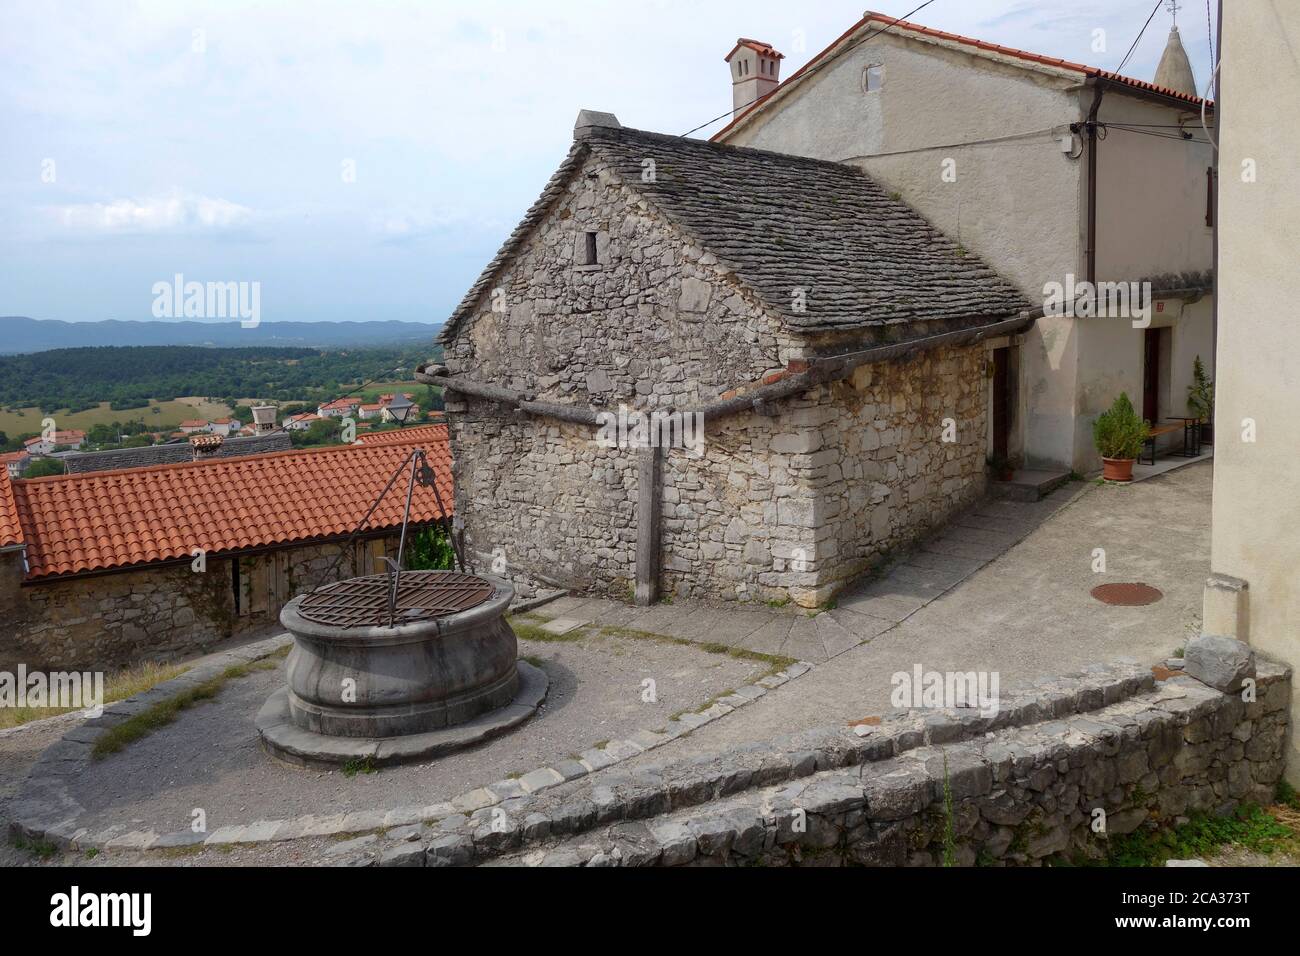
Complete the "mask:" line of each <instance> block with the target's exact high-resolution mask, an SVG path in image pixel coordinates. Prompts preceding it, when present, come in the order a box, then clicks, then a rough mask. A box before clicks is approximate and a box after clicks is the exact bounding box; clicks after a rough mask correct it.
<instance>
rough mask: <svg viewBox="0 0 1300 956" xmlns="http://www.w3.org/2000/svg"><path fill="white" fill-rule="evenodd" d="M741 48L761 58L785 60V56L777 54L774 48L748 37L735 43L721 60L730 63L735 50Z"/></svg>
mask: <svg viewBox="0 0 1300 956" xmlns="http://www.w3.org/2000/svg"><path fill="white" fill-rule="evenodd" d="M742 46H743V47H748V48H749V49H751V50H753V51H754V52H755V53H761V54H763V56H770V57H772V58H774V59H777V60H784V59H785V54H784V53H778V52H777V51H776V47H774V46H772V44H770V43H764V42H763V41H762V40H751V39H749V38H748V37H741V38H740V39H739V40H737V41H736V45H735V47H733V48H732V50H731V52H730V53H728V54H727V55H726V56H724V57H723V60H725V61H726V62H728V63H730V62H731V58H732V57H733V56H735V55H736V50H739V49H740V48H741V47H742Z"/></svg>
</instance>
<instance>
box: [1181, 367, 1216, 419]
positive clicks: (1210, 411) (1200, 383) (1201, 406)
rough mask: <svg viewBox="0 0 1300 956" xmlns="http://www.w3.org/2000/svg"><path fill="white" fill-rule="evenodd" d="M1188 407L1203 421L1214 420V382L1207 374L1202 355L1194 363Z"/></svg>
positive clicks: (1188, 394) (1188, 389) (1188, 387)
mask: <svg viewBox="0 0 1300 956" xmlns="http://www.w3.org/2000/svg"><path fill="white" fill-rule="evenodd" d="M1187 408H1188V410H1190V411H1191V413H1192V414H1193V415H1195V416H1196V417H1197V418H1199V419H1200V420H1201V421H1202V422H1213V421H1214V383H1213V382H1212V381H1210V377H1209V376H1208V375H1206V374H1205V365H1204V364H1203V363H1202V362H1201V357H1200V356H1199V355H1198V356H1196V361H1195V362H1193V363H1192V384H1191V385H1188V386H1187Z"/></svg>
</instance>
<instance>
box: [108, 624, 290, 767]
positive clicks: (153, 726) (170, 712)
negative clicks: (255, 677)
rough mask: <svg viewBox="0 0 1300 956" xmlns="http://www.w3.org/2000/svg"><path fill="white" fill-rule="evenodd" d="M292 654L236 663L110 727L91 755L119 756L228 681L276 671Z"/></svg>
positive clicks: (285, 651) (281, 652)
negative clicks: (280, 663)
mask: <svg viewBox="0 0 1300 956" xmlns="http://www.w3.org/2000/svg"><path fill="white" fill-rule="evenodd" d="M288 653H289V648H287V647H285V648H281V649H280V650H279V651H277V652H276V653H274V654H272V655H271V656H270V657H266V658H263V659H261V660H257V661H253V662H251V663H248V664H233V665H231V666H230V667H227V668H226V669H225V670H224V671H222V672H221V673H220V674H218V675H217V676H216V677H213V678H211V679H210V680H206V681H204V682H203V683H201V684H198V685H196V686H194V687H191V688H190V689H188V690H186V691H183V692H181V693H180V694H178V695H176V696H175V697H171V698H169V699H167V700H164V701H159V702H158V703H157V704H154V705H153V706H152V707H150V708H149V709H148V710H143V711H141V712H140V713H138V714H136V715H135V716H133V717H129V718H128V719H126V720H124V721H122V723H120V724H118V725H117V726H115V727H110V728H108V730H106V731H105V732H104V733H103V734H102V735H101V736H100V738H99V739H98V740H96V741H95V746H94V747H93V748H92V749H91V752H90V753H91V756H92V757H94V758H95V759H97V760H98V759H102V758H103V757H107V756H108V755H109V754H115V753H117V752H118V751H120V750H122V749H123V748H124V747H126V746H127V745H128V744H131V743H134V742H135V741H137V740H139V739H140V738H142V737H147V736H148V735H149V734H151V733H153V732H154V731H155V730H158V729H160V728H162V727H165V726H167V725H168V724H170V723H171V722H172V721H173V720H175V719H176V718H177V717H178V716H179V715H180V713H181V711H183V710H188V709H189V708H191V707H193V706H194V705H195V704H199V703H202V702H203V701H205V700H211V699H212V698H214V697H216V696H217V694H218V693H220V692H221V688H222V687H224V686H225V684H226V682H227V681H231V680H238V679H239V678H241V677H247V676H248V675H249V674H252V673H255V672H257V671H267V670H273V669H275V668H276V667H277V666H278V665H279V662H280V660H281V659H283V658H284V657H286V656H287V655H288Z"/></svg>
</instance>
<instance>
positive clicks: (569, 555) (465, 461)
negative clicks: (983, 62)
mask: <svg viewBox="0 0 1300 956" xmlns="http://www.w3.org/2000/svg"><path fill="white" fill-rule="evenodd" d="M588 232H594V233H596V234H597V258H598V264H597V265H595V266H587V265H583V264H581V263H583V262H584V261H585V259H584V256H585V252H586V248H585V237H586V234H587V233H588ZM855 344H858V345H860V344H861V343H855V342H853V341H850V340H849V337H846V336H839V337H838V338H837V337H835V336H831V337H830V338H828V337H827V336H825V335H822V336H819V337H818V339H817V342H816V345H815V348H816V350H823V349H829V350H831V351H837V350H844V349H849V348H852V347H855ZM812 351H813V346H812V345H810V342H809V340H807V339H805V338H803V337H800V336H797V335H791V334H790V333H788V332H787V331H785V330H784V329H783V327H782V326H781V325H780V323H778V322H777V321H775V320H774V319H772V318H771V317H770V316H769V315H768V314H767V313H766V312H764V311H763V310H762V309H761V308H760V307H759V306H758V305H757V303H756V302H754V301H753V300H752V299H751V298H750V297H749V296H748V295H747V294H746V293H745V292H744V291H743V290H742V289H741V287H740V286H739V285H738V284H737V283H736V282H735V281H734V280H733V279H732V278H731V277H730V276H728V275H727V273H726V272H725V271H724V270H723V269H721V268H720V267H719V265H718V264H717V263H716V261H715V260H714V257H713V256H712V255H710V254H709V253H706V252H704V251H702V250H701V249H699V248H698V247H697V246H695V245H694V244H693V243H692V242H691V241H689V240H688V239H686V238H685V237H684V236H682V235H681V234H680V233H679V232H678V231H676V230H675V229H674V228H673V227H672V226H671V225H669V224H667V223H665V222H663V221H662V220H661V219H660V218H659V217H658V216H657V214H656V213H655V211H654V210H653V209H651V208H650V207H649V206H648V205H647V204H646V203H645V201H644V200H642V199H640V198H639V197H637V196H636V195H635V194H633V193H631V192H630V191H629V190H628V189H627V188H626V187H624V186H623V185H622V184H621V183H619V182H618V181H617V180H616V179H615V178H614V177H613V176H612V175H611V174H610V172H609V170H608V169H606V168H605V167H604V166H602V165H601V164H600V163H598V162H595V161H589V162H588V165H587V167H586V168H585V169H584V170H583V171H582V173H581V174H579V175H578V176H576V177H575V178H574V179H573V180H572V182H571V184H570V186H569V187H568V190H567V192H566V193H565V195H564V196H562V197H561V198H560V199H559V200H558V201H557V203H556V204H555V206H554V208H553V209H552V211H551V213H550V214H549V216H548V217H547V219H546V220H545V221H544V223H543V224H542V225H541V226H540V227H539V228H537V229H536V230H534V233H533V235H532V236H531V237H530V238H529V239H528V240H526V241H525V243H524V244H523V246H522V248H521V249H520V251H519V253H518V254H517V256H516V257H515V259H514V260H513V262H512V263H511V264H510V265H509V266H508V267H507V269H506V270H505V271H504V272H503V273H502V274H501V275H500V276H499V278H498V280H497V285H496V288H495V289H494V290H493V291H492V292H491V293H490V294H488V295H486V296H484V298H483V300H482V301H480V302H479V303H478V304H477V307H476V310H475V312H474V313H473V316H472V317H471V318H470V319H468V320H467V321H466V323H465V325H464V326H463V327H462V328H461V329H460V330H459V332H458V334H457V335H456V337H455V339H454V341H453V342H451V343H449V344H448V346H447V348H446V359H445V361H446V364H447V367H448V370H449V372H450V373H452V374H453V375H455V374H465V375H468V376H470V377H472V378H473V379H475V380H476V381H479V382H485V383H491V384H494V385H498V386H502V387H506V388H510V389H515V390H521V391H529V392H533V393H535V395H536V397H537V399H538V400H539V401H550V402H555V403H559V404H571V405H576V406H582V407H587V406H594V407H597V408H607V409H609V410H610V411H611V412H613V411H617V409H618V408H619V407H620V406H627V407H628V408H630V409H637V410H649V409H656V408H658V409H669V408H675V409H684V408H689V407H694V406H699V405H702V404H706V403H707V402H709V401H712V400H714V399H717V398H718V397H719V396H720V395H723V394H725V393H729V392H731V391H732V390H733V389H736V388H737V387H738V386H744V385H747V384H750V383H753V382H756V381H760V380H762V379H763V378H764V376H767V375H769V374H772V373H774V372H776V371H780V370H782V369H783V368H784V367H785V365H786V363H787V362H788V361H790V360H791V359H801V358H805V357H807V356H808V355H809V354H811V352H812ZM983 362H984V352H983V349H982V347H980V346H968V347H961V348H947V349H942V350H935V351H933V352H928V353H924V354H922V355H920V356H919V357H916V358H913V359H910V360H907V361H900V362H894V363H888V364H882V365H878V366H872V367H869V368H864V369H861V370H859V371H858V373H857V374H856V375H855V377H854V378H853V380H852V381H850V382H844V383H838V384H835V385H829V386H822V387H818V388H816V389H814V390H812V391H810V392H808V393H806V394H805V395H802V396H799V397H797V398H796V399H793V400H789V401H786V402H782V403H779V405H778V406H777V407H776V408H775V409H773V414H772V415H770V416H769V415H758V414H753V413H751V414H746V415H742V416H738V417H735V418H731V419H725V420H719V421H714V422H710V423H709V425H708V426H707V428H706V430H705V433H704V448H703V453H702V454H700V453H698V452H692V451H688V450H686V449H680V448H679V449H672V450H670V451H668V452H667V453H666V454H665V456H664V463H663V471H662V475H661V484H662V495H661V514H662V525H661V527H662V536H661V555H660V569H661V574H660V587H661V591H662V592H663V593H666V594H669V595H673V596H676V597H682V598H686V597H709V598H722V599H727V600H742V601H758V600H778V599H786V598H790V599H793V600H794V601H796V602H797V603H799V604H802V605H804V606H808V607H812V606H817V605H820V604H823V603H824V602H825V601H826V600H827V599H829V598H830V597H831V595H832V594H833V593H834V592H835V591H836V590H837V589H838V588H840V587H842V586H843V585H844V584H845V583H846V582H847V581H848V580H849V579H851V578H852V576H853V575H855V574H856V573H858V572H860V571H862V570H863V569H865V568H867V567H869V566H870V565H871V564H872V563H873V562H874V561H876V560H877V559H879V558H880V557H881V556H882V555H885V554H887V553H889V552H890V551H893V550H895V549H897V548H899V547H901V546H903V545H905V544H906V543H908V542H909V541H911V540H912V539H914V538H916V537H917V536H918V535H920V534H922V533H924V532H925V531H927V530H929V529H930V528H932V527H934V526H935V525H937V524H939V523H940V522H942V521H943V520H944V519H945V518H946V517H948V516H949V515H950V514H952V513H953V512H954V511H955V510H957V509H959V508H960V507H962V506H964V505H965V504H968V503H969V502H971V501H972V500H974V499H975V498H976V497H978V496H979V495H980V494H981V493H982V491H983V489H984V481H985V473H984V448H985V442H986V430H987V421H986V414H985V408H986V405H987V401H986V398H985V395H984V389H985V384H984V383H985V382H986V379H985V378H984V376H983ZM448 413H449V419H450V422H451V449H452V455H453V458H454V461H455V465H454V477H455V484H456V513H457V521H458V523H459V524H460V526H461V527H462V528H463V529H464V531H465V535H466V541H467V544H468V547H469V549H470V551H471V552H472V553H473V554H474V555H475V557H476V560H477V561H478V562H479V563H480V565H481V566H483V567H487V566H488V565H489V564H490V563H491V562H492V560H493V559H494V558H495V559H496V564H495V565H494V566H493V569H494V571H495V573H497V574H501V575H504V576H506V577H508V578H510V579H511V580H512V581H513V582H514V583H515V585H516V586H517V587H518V588H519V589H520V591H521V593H522V594H525V595H527V594H531V593H533V592H534V591H535V590H537V589H539V588H545V587H556V586H558V587H565V588H571V589H576V590H579V591H583V592H594V593H602V594H608V595H611V596H615V597H620V598H626V597H628V596H629V594H630V593H631V591H632V588H633V582H634V577H635V573H634V569H635V551H636V540H637V523H638V515H637V514H636V500H637V490H638V477H637V466H636V455H635V452H633V451H632V450H630V449H627V448H618V449H607V448H602V447H600V446H599V445H598V444H597V443H596V441H595V437H596V435H595V430H594V429H593V428H587V427H582V426H577V425H568V424H561V423H559V422H556V421H554V420H550V419H543V418H525V417H518V416H516V415H515V414H514V413H513V412H511V411H509V410H508V409H505V408H503V407H502V406H500V405H497V404H494V403H492V402H488V401H483V400H478V399H466V400H464V401H459V402H457V401H453V402H450V403H449V404H448ZM945 419H951V420H952V424H953V431H954V434H953V437H954V438H955V440H954V441H952V442H945V441H944V440H943V428H944V421H945ZM503 562H504V567H503V566H502V564H503Z"/></svg>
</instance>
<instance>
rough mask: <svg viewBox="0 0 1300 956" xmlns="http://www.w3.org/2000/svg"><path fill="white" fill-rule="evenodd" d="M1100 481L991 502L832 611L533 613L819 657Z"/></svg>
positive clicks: (565, 605)
mask: <svg viewBox="0 0 1300 956" xmlns="http://www.w3.org/2000/svg"><path fill="white" fill-rule="evenodd" d="M1092 488H1093V486H1092V485H1090V484H1082V483H1078V482H1073V483H1069V484H1066V485H1064V486H1063V487H1061V488H1058V489H1057V490H1056V491H1054V492H1052V493H1051V494H1049V495H1048V496H1046V497H1045V498H1043V499H1042V500H1041V501H1035V502H1020V501H994V500H989V501H984V502H982V503H980V504H978V505H976V506H975V507H973V508H971V509H970V510H968V511H966V512H964V513H963V514H961V515H960V516H958V517H957V518H956V519H954V520H953V521H952V522H950V523H948V524H946V525H945V526H944V528H943V530H942V531H940V532H939V533H938V534H937V535H935V536H933V537H931V538H929V539H927V540H925V541H924V542H922V543H921V544H920V545H919V546H918V547H917V548H916V549H914V550H913V551H911V552H909V553H908V554H906V555H904V556H902V557H901V558H900V559H899V560H898V561H896V562H894V563H893V564H891V565H890V566H888V567H887V568H884V569H882V570H881V572H880V573H879V574H876V575H873V576H871V577H868V578H866V579H864V580H862V581H860V582H858V583H857V584H855V585H853V586H851V587H850V588H849V589H848V590H846V591H845V592H843V593H841V594H840V596H839V598H838V599H837V601H836V602H835V603H834V607H833V608H832V609H831V610H829V611H828V612H826V613H817V614H815V615H814V614H813V612H808V611H804V610H802V609H799V608H794V607H782V608H773V607H755V606H750V605H726V604H706V603H699V602H686V603H680V604H678V603H674V604H657V605H655V606H653V607H632V606H629V605H627V604H623V603H620V602H617V601H609V600H604V599H601V598H585V597H576V596H575V597H563V598H559V599H557V600H555V601H553V602H551V603H550V604H546V605H543V606H542V607H539V608H536V609H535V610H533V611H532V612H531V614H532V616H534V617H537V618H539V619H544V620H546V621H548V622H549V623H548V624H547V625H544V627H545V628H546V629H548V630H550V631H551V632H552V633H557V634H562V633H566V632H567V631H570V630H573V629H575V628H577V627H581V626H585V625H589V624H596V625H601V626H605V627H619V628H625V629H627V630H631V631H644V632H647V633H651V634H663V635H668V636H671V637H674V638H678V639H682V640H688V641H695V642H699V643H709V644H724V645H726V646H728V647H736V648H743V649H744V650H749V651H755V652H757V653H760V654H775V655H780V656H782V657H789V658H793V659H794V660H798V661H807V662H809V663H813V664H820V663H824V662H826V661H828V660H830V659H832V658H834V657H837V656H839V655H840V654H843V653H844V652H845V651H848V650H850V649H852V648H854V647H857V646H858V645H860V644H864V643H866V642H868V641H870V640H872V639H873V638H876V637H878V636H879V635H881V634H883V633H885V632H886V631H888V630H890V629H892V628H894V627H897V626H898V625H899V624H901V623H902V622H903V621H905V620H907V619H908V618H909V617H911V616H912V615H913V614H915V613H916V612H917V611H919V610H920V609H921V608H923V607H925V606H926V605H927V604H929V603H931V602H932V601H934V600H936V599H937V598H939V597H941V596H942V595H943V594H945V593H947V592H948V591H950V590H952V589H953V588H954V587H956V586H957V585H958V584H960V583H961V582H962V581H964V580H966V579H967V578H969V577H970V576H971V575H973V574H974V573H975V572H977V571H978V570H980V568H982V567H984V566H985V565H987V564H989V563H990V562H991V561H993V560H995V559H997V558H998V557H1000V556H1001V555H1002V554H1004V553H1005V552H1007V551H1008V550H1010V549H1011V548H1012V547H1013V546H1014V545H1016V544H1017V543H1019V542H1020V541H1022V540H1024V539H1025V538H1026V537H1028V536H1029V535H1030V534H1031V533H1032V532H1033V531H1034V530H1035V529H1036V528H1038V527H1039V525H1041V524H1042V523H1043V522H1044V521H1046V520H1047V519H1048V518H1050V517H1051V516H1052V515H1054V514H1055V513H1056V512H1057V511H1059V510H1060V509H1061V508H1063V507H1065V506H1066V505H1068V504H1069V503H1070V502H1072V501H1074V500H1075V499H1076V498H1077V497H1079V496H1080V495H1083V494H1085V493H1086V492H1087V491H1088V490H1090V489H1092Z"/></svg>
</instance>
